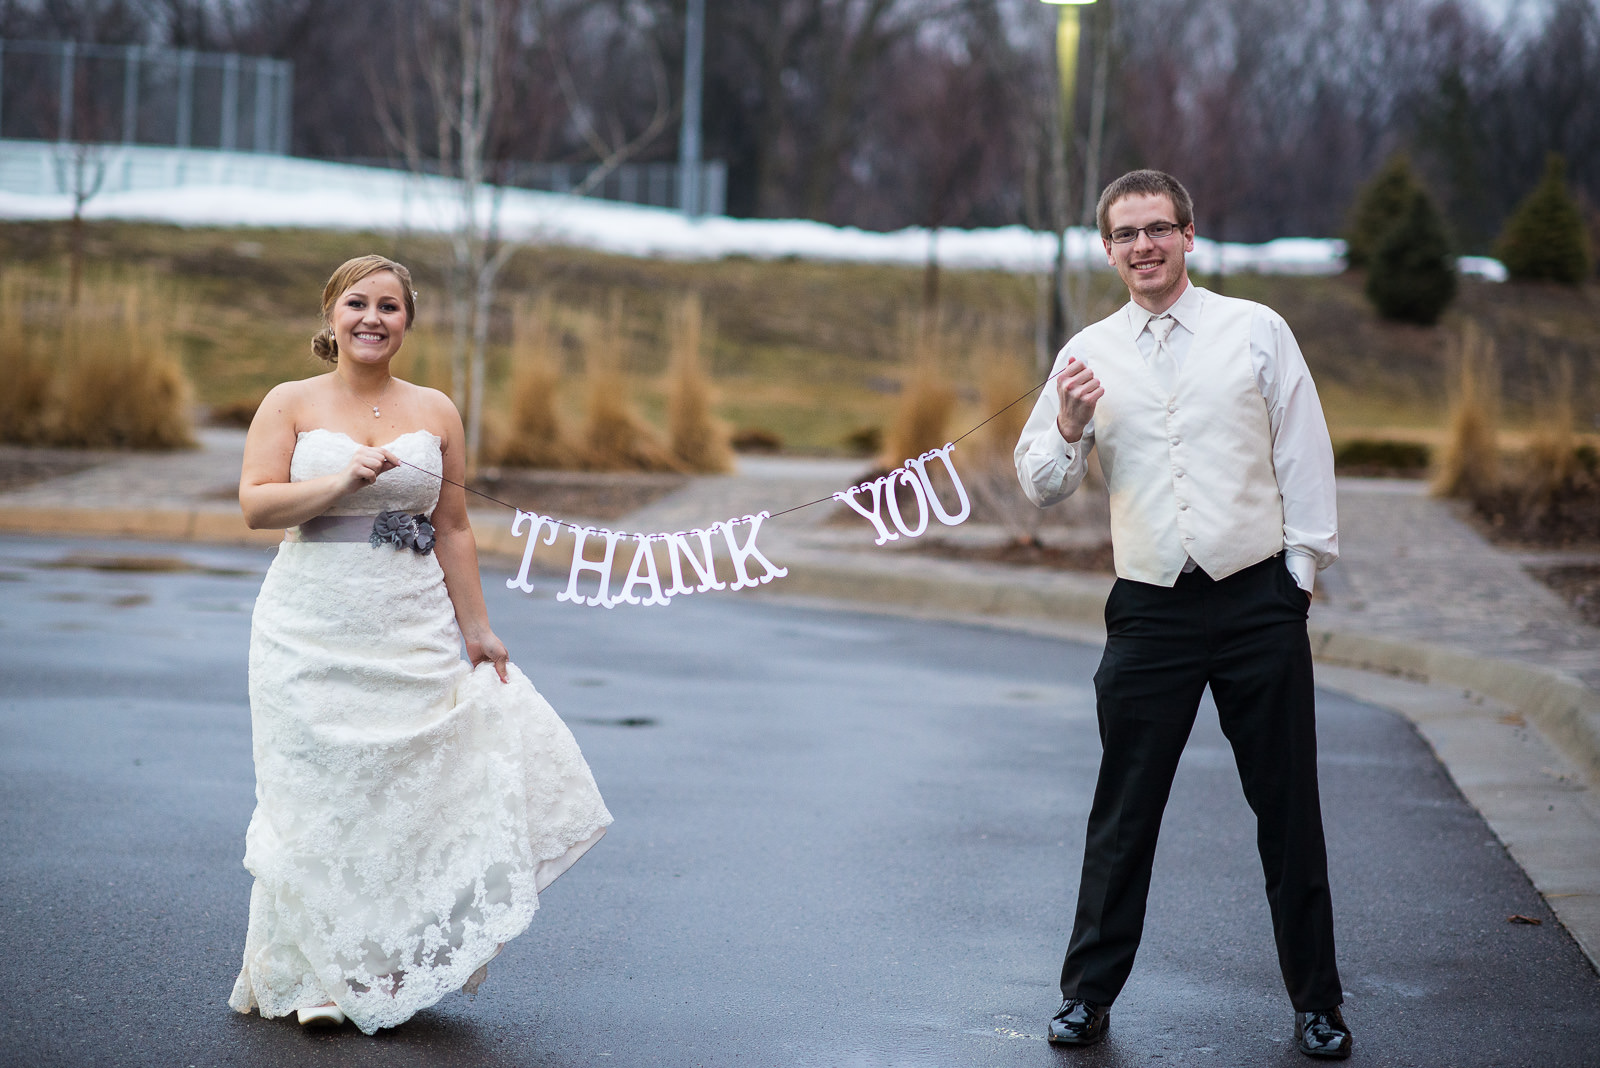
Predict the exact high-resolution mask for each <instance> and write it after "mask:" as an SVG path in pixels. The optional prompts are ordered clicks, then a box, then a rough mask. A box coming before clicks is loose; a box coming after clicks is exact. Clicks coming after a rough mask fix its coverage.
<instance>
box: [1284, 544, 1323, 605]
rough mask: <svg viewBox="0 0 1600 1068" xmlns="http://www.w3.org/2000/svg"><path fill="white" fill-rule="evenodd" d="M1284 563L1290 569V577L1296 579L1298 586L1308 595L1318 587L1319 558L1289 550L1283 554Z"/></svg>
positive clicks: (1295, 582)
mask: <svg viewBox="0 0 1600 1068" xmlns="http://www.w3.org/2000/svg"><path fill="white" fill-rule="evenodd" d="M1283 563H1284V566H1285V567H1287V568H1288V569H1289V576H1290V577H1291V578H1293V579H1294V584H1295V585H1296V586H1299V587H1300V588H1301V589H1302V590H1305V591H1306V593H1308V594H1309V593H1310V592H1311V591H1312V590H1313V589H1314V588H1315V587H1316V584H1317V558H1316V557H1315V556H1312V555H1310V554H1309V553H1300V552H1295V551H1294V550H1293V549H1288V550H1285V552H1284V554H1283Z"/></svg>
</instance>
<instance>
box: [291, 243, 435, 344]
mask: <svg viewBox="0 0 1600 1068" xmlns="http://www.w3.org/2000/svg"><path fill="white" fill-rule="evenodd" d="M379 271H388V272H390V273H391V274H393V275H394V276H395V277H396V278H398V279H399V280H400V291H401V292H402V293H403V294H405V302H406V329H407V330H409V329H411V321H412V320H413V319H415V318H416V317H417V293H416V290H414V289H412V288H411V272H410V271H408V270H406V267H405V264H402V263H396V262H395V261H394V260H391V259H389V258H388V257H387V256H376V255H374V256H357V257H356V258H355V259H353V260H345V261H344V262H343V263H341V264H340V265H339V269H338V270H336V271H334V272H333V276H332V277H331V278H329V279H328V284H327V285H325V286H323V287H322V329H321V330H319V331H317V334H316V336H315V337H313V338H312V339H311V351H312V352H313V353H314V354H315V355H316V356H317V358H318V359H321V360H326V361H327V362H328V363H337V362H339V342H338V340H337V339H335V338H334V336H333V325H332V320H333V303H334V301H336V300H338V299H339V296H340V294H342V293H343V292H344V291H345V290H347V289H349V288H350V287H351V286H353V285H355V284H356V283H357V282H359V281H361V280H362V279H363V278H365V277H367V276H368V275H373V274H377V273H378V272H379Z"/></svg>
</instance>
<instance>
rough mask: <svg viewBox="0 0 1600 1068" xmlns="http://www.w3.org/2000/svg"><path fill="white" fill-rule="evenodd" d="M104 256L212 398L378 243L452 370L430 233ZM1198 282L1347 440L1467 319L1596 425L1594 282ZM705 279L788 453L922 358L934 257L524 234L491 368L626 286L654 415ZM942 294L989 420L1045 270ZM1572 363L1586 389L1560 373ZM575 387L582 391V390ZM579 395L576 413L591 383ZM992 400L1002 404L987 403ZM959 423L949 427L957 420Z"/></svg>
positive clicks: (1437, 397) (1372, 422) (1100, 279)
mask: <svg viewBox="0 0 1600 1068" xmlns="http://www.w3.org/2000/svg"><path fill="white" fill-rule="evenodd" d="M87 234H88V237H87V240H88V262H89V263H90V265H91V268H90V269H91V271H92V272H93V273H94V275H95V276H96V277H103V278H113V279H126V280H130V281H131V280H137V281H140V282H141V283H143V284H146V285H147V286H151V287H153V288H154V290H155V291H156V292H157V293H158V294H159V296H160V299H162V300H163V301H166V302H170V303H172V304H174V305H176V306H178V307H179V308H180V309H181V311H180V313H179V317H178V321H179V324H180V325H179V328H178V330H177V333H178V337H179V341H180V344H181V347H182V358H183V362H184V365H185V367H186V369H187V371H188V373H189V375H190V377H191V378H192V379H193V381H194V384H195V388H196V393H197V396H198V399H199V400H200V401H201V402H202V403H203V404H205V405H208V406H214V407H217V408H219V409H220V408H224V407H227V406H230V405H239V404H246V405H248V404H249V403H250V402H252V401H253V400H254V399H256V398H258V397H259V396H260V395H261V393H262V392H264V391H265V390H266V389H267V388H268V387H269V386H271V385H272V384H273V383H275V382H277V381H281V380H283V379H286V378H293V377H298V376H304V375H308V374H314V373H316V372H317V371H318V370H319V369H320V367H319V365H317V364H316V363H315V361H314V360H313V359H312V357H311V356H310V353H309V346H308V339H309V338H310V336H311V334H312V333H313V332H314V331H315V330H316V329H317V326H318V316H317V311H318V302H319V298H320V294H321V289H322V285H323V282H324V281H325V279H326V277H327V275H328V273H329V272H330V271H331V269H332V268H333V267H334V266H336V265H337V264H338V263H339V262H340V261H342V260H343V259H345V258H347V257H349V256H351V255H356V254H360V253H363V252H369V251H376V252H382V253H384V254H387V255H391V256H394V257H395V258H397V259H400V260H402V261H404V262H406V263H407V264H408V265H410V266H411V267H412V269H413V272H414V274H415V275H416V280H417V283H418V288H419V290H420V293H421V296H420V300H419V318H420V325H421V326H422V328H423V329H422V330H421V331H420V332H419V333H418V335H417V336H416V338H415V339H414V343H408V345H409V349H408V356H409V361H410V362H409V364H408V367H407V369H406V370H405V371H403V372H402V373H409V374H411V375H412V376H414V377H417V378H419V379H422V380H425V381H430V382H432V383H433V384H438V385H442V384H444V382H445V381H446V380H447V377H448V376H447V374H446V373H445V371H444V368H443V366H442V363H443V361H442V356H441V353H442V351H443V345H442V342H441V340H440V338H439V337H438V336H430V335H431V334H432V333H433V332H434V331H437V330H438V328H439V327H440V326H442V325H443V319H444V313H445V309H444V308H443V307H442V305H443V303H444V296H443V276H442V274H441V271H440V267H441V265H443V264H445V263H447V261H448V253H447V250H446V248H445V247H444V245H443V243H442V242H441V241H439V240H438V239H436V238H418V237H413V238H408V239H405V240H403V241H401V242H398V243H397V242H396V241H395V239H394V238H393V237H392V236H380V235H376V234H352V233H345V232H339V233H330V232H322V231H309V230H276V229H274V230H243V229H226V230H223V229H199V228H195V229H184V228H178V227H172V226H163V225H154V224H134V223H114V222H103V223H92V224H90V225H89V226H88V228H87ZM66 243H67V227H66V224H64V223H17V222H10V223H5V224H0V264H4V268H3V269H4V270H5V271H7V272H19V273H25V274H28V275H30V276H34V277H59V276H61V275H63V274H64V272H65V261H66ZM1196 281H1198V282H1200V284H1202V285H1209V286H1213V287H1217V286H1218V285H1219V284H1220V288H1221V289H1222V290H1223V291H1224V292H1227V293H1230V294H1233V295H1238V296H1245V297H1250V298H1253V299H1259V300H1263V301H1265V302H1266V303H1268V304H1270V305H1272V306H1273V307H1274V308H1276V309H1278V310H1279V311H1280V312H1282V313H1283V314H1284V316H1285V317H1286V318H1287V319H1288V321H1289V323H1290V325H1291V326H1292V327H1293V328H1294V330H1295V332H1296V335H1297V336H1298V337H1299V339H1300V341H1301V344H1302V347H1303V348H1304V350H1305V352H1306V357H1307V360H1308V362H1309V363H1310V364H1311V366H1312V369H1313V372H1314V373H1315V374H1316V376H1317V380H1318V383H1319V387H1320V389H1321V391H1322V395H1323V400H1324V406H1325V407H1326V409H1327V411H1328V414H1329V419H1330V423H1331V425H1332V426H1333V429H1334V433H1335V436H1336V437H1351V436H1361V435H1364V434H1369V433H1373V432H1375V431H1379V430H1381V431H1383V432H1384V433H1388V434H1392V435H1398V436H1409V437H1420V438H1423V439H1428V438H1433V437H1436V436H1437V434H1438V431H1439V428H1440V427H1442V425H1443V419H1444V411H1445V403H1446V397H1447V392H1448V388H1449V385H1450V382H1451V381H1452V378H1453V372H1452V353H1453V351H1454V350H1453V344H1454V342H1453V339H1454V337H1455V335H1456V331H1457V330H1458V329H1459V324H1460V322H1461V320H1462V318H1463V317H1464V316H1466V315H1469V314H1470V315H1472V316H1473V317H1475V318H1476V319H1478V320H1479V322H1480V324H1481V325H1482V326H1483V327H1484V329H1485V331H1486V332H1487V333H1488V334H1489V335H1490V336H1492V337H1493V338H1494V339H1495V341H1496V345H1497V350H1498V353H1499V358H1500V363H1501V368H1502V377H1503V390H1504V396H1505V402H1506V414H1507V417H1508V419H1510V420H1511V421H1513V422H1526V421H1527V420H1529V419H1530V418H1533V417H1534V416H1535V415H1536V412H1537V409H1538V407H1539V405H1540V404H1541V403H1542V402H1543V401H1544V400H1545V399H1547V398H1548V397H1549V396H1551V395H1552V391H1554V390H1557V389H1561V390H1563V391H1565V392H1568V395H1569V396H1570V397H1571V399H1572V400H1573V402H1574V405H1575V408H1576V410H1577V412H1578V416H1579V421H1580V425H1581V427H1582V428H1588V427H1589V424H1590V422H1591V421H1592V420H1593V419H1595V418H1596V417H1597V416H1596V413H1600V287H1597V286H1596V285H1595V284H1592V283H1591V284H1590V285H1589V286H1587V287H1586V288H1584V289H1582V290H1577V291H1574V290H1568V289H1563V288H1559V287H1526V286H1514V285H1497V284H1494V283H1488V282H1483V281H1478V280H1473V279H1467V280H1464V282H1463V287H1462V295H1461V297H1460V299H1458V301H1457V303H1456V306H1455V307H1454V309H1452V311H1451V312H1450V313H1449V314H1448V315H1447V317H1446V319H1445V322H1444V323H1443V324H1442V325H1441V326H1440V327H1438V328H1432V329H1423V328H1414V327H1400V326H1393V325H1389V324H1382V323H1379V322H1377V321H1376V319H1375V317H1374V316H1373V314H1372V312H1371V311H1370V309H1369V308H1368V307H1367V304H1366V302H1365V300H1364V298H1363V297H1362V295H1361V286H1360V280H1359V279H1358V278H1354V277H1350V276H1332V277H1307V276H1286V275H1279V276H1266V275H1236V276H1229V277H1227V278H1225V279H1221V280H1220V283H1219V281H1218V280H1216V279H1213V278H1211V277H1206V276H1201V277H1197V279H1196ZM1092 288H1093V290H1094V292H1095V294H1096V297H1097V300H1096V305H1097V307H1096V314H1104V313H1105V312H1106V311H1109V310H1110V309H1111V308H1113V307H1115V305H1116V304H1117V303H1119V302H1120V300H1121V299H1122V296H1121V293H1120V292H1119V291H1118V290H1117V287H1116V286H1115V278H1114V276H1112V275H1110V274H1109V273H1097V274H1096V275H1094V277H1093V279H1092ZM689 291H698V292H699V293H700V294H701V296H702V298H703V299H704V301H705V307H706V310H707V312H708V314H709V316H710V318H711V319H712V320H713V321H714V324H715V334H714V347H713V349H712V356H711V368H712V371H713V373H714V375H715V377H716V380H717V384H718V388H719V390H720V393H721V398H722V400H721V404H720V412H721V414H722V415H723V417H724V418H725V419H726V420H727V421H728V422H729V423H730V424H732V425H734V426H735V427H740V428H761V429H765V430H768V431H770V432H773V433H775V434H777V435H778V436H779V437H780V438H781V440H782V441H783V443H784V445H785V446H786V447H788V448H791V449H795V450H802V451H815V452H837V451H841V450H843V449H845V448H846V438H847V437H848V436H849V435H851V434H852V433H855V432H857V431H860V430H862V429H865V428H869V427H873V426H879V427H881V426H883V425H884V424H885V423H886V422H887V421H888V419H889V418H890V415H891V413H892V411H893V407H894V393H895V392H896V391H897V390H898V384H899V381H900V380H901V377H902V375H903V372H904V369H905V367H906V364H907V350H908V347H909V346H908V343H907V340H906V339H907V335H908V324H909V323H910V322H911V321H912V320H913V319H914V317H915V314H916V312H917V310H918V309H919V307H920V306H921V301H922V291H923V272H922V270H921V269H919V268H914V267H904V266H882V265H866V264H837V263H818V262H814V261H806V260H799V259H791V260H778V261H766V260H754V259H744V258H729V259H723V260H717V261H710V262H682V261H667V260H646V259H636V258H629V257H622V256H611V255H605V254H601V253H595V252H587V251H581V250H573V249H566V248H528V249H525V250H523V251H521V252H519V253H518V254H517V255H516V256H515V257H514V258H513V259H512V260H511V262H510V263H509V265H508V266H507V268H506V270H505V272H504V273H503V275H502V285H501V299H500V302H499V305H498V306H497V319H496V329H495V331H494V337H493V339H492V340H493V351H492V353H491V367H490V380H491V382H492V383H502V382H503V381H504V379H505V377H506V370H507V367H506V365H507V362H508V356H507V353H508V342H509V339H510V334H511V325H510V324H511V314H512V310H513V307H514V306H515V304H516V303H517V302H518V301H520V300H531V299H533V298H534V297H536V296H538V295H540V294H549V295H550V296H551V297H552V299H553V300H554V301H555V302H556V305H557V308H558V317H559V319H560V321H561V322H563V323H566V324H568V325H569V326H571V325H573V324H576V323H578V322H580V321H581V320H582V319H583V318H584V316H591V317H592V316H594V315H597V314H600V313H601V312H602V310H603V309H604V308H605V307H607V305H608V304H609V302H610V301H611V300H612V299H613V295H616V296H619V297H620V299H621V300H622V303H623V306H624V308H625V326H626V335H627V338H628V342H629V352H628V370H629V371H630V372H631V373H632V374H633V375H634V376H635V380H636V382H637V385H638V388H639V393H640V399H641V402H642V404H643V406H644V407H645V408H646V410H647V411H649V410H652V409H655V408H657V407H658V406H659V403H660V398H659V390H658V389H657V388H656V384H655V381H654V378H655V376H657V375H658V374H659V373H660V372H661V371H662V369H663V368H664V366H665V361H666V346H665V344H664V340H663V339H664V336H665V334H664V325H663V322H664V313H665V310H666V308H667V307H668V306H669V304H670V303H671V302H672V301H674V300H675V299H677V298H678V297H680V296H681V295H682V294H684V293H685V292H689ZM940 298H941V299H940V309H941V314H942V320H943V322H944V324H945V337H946V342H945V347H946V352H945V353H944V354H943V356H942V358H941V363H942V366H943V369H944V372H945V374H946V375H947V376H948V377H950V378H951V379H952V380H953V381H955V382H956V383H957V384H958V385H961V386H963V388H962V389H961V394H962V397H963V400H964V402H965V403H964V406H963V410H962V411H961V412H960V413H959V414H958V417H957V418H958V419H959V420H967V419H973V420H975V419H976V418H981V414H980V413H979V412H978V409H977V407H976V399H977V391H976V388H975V387H973V386H972V384H973V383H975V382H976V381H977V373H976V369H975V368H973V367H971V366H970V362H971V361H970V360H969V359H967V358H966V357H965V355H964V353H965V352H966V351H967V349H968V348H969V347H970V346H971V345H972V344H973V341H974V339H977V338H980V337H990V338H998V339H1000V340H1001V341H1002V343H1003V347H1004V348H1006V349H1008V350H1010V351H1014V352H1015V353H1016V356H1017V359H1018V361H1019V364H1025V365H1027V366H1029V367H1031V366H1032V362H1033V348H1034V343H1033V337H1034V308H1035V299H1036V298H1035V283H1034V280H1033V279H1032V278H1031V277H1029V276H1025V275H1016V274H1009V273H1004V272H999V271H956V270H946V271H944V272H942V275H941V285H940ZM563 335H564V338H565V341H566V350H567V357H568V370H569V372H570V374H569V379H573V378H575V376H576V375H577V374H578V373H580V372H581V354H580V351H579V348H578V346H577V342H576V337H575V335H574V333H573V331H572V330H568V329H564V330H563ZM1563 365H1565V367H1567V368H1569V369H1570V376H1571V387H1570V390H1567V389H1566V387H1564V386H1562V385H1561V383H1562V381H1563V377H1562V376H1563V374H1565V373H1568V372H1564V371H1563V370H1562V368H1563ZM572 384H573V383H572V382H569V384H568V385H569V387H570V386H571V385H572ZM566 393H571V394H572V396H571V397H568V398H567V399H568V400H569V402H570V403H569V405H568V406H569V407H573V408H574V410H575V407H574V406H575V404H576V400H577V397H576V391H575V390H572V389H570V388H568V389H566V390H564V396H565V394H566ZM982 414H987V413H982ZM959 429H964V427H952V430H959Z"/></svg>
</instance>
